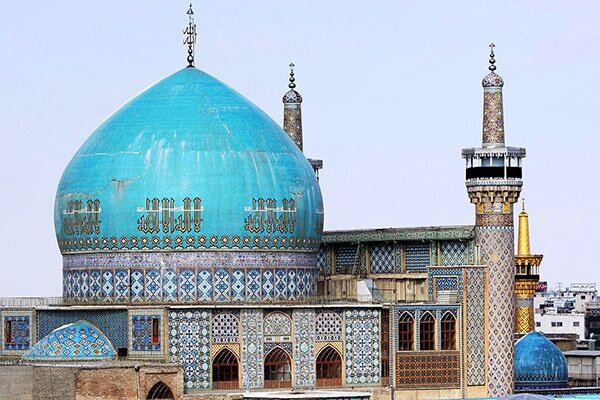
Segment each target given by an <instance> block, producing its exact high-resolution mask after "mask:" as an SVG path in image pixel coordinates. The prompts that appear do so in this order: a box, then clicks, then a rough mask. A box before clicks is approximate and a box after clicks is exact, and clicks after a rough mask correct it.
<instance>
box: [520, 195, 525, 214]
mask: <svg viewBox="0 0 600 400" xmlns="http://www.w3.org/2000/svg"><path fill="white" fill-rule="evenodd" d="M521 211H522V212H525V197H523V198H522V199H521Z"/></svg>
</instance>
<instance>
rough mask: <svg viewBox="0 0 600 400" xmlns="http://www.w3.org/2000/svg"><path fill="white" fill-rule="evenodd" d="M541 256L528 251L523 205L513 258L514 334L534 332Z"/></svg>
mask: <svg viewBox="0 0 600 400" xmlns="http://www.w3.org/2000/svg"><path fill="white" fill-rule="evenodd" d="M543 257H544V256H543V255H541V254H531V251H530V249H529V215H528V214H527V213H526V212H525V203H524V202H523V209H522V211H521V212H520V213H519V237H518V244H517V255H516V256H515V332H516V333H528V332H531V331H533V330H535V322H534V320H533V315H534V314H533V313H534V307H533V297H534V296H535V290H536V288H537V285H538V282H539V280H540V264H541V263H542V258H543Z"/></svg>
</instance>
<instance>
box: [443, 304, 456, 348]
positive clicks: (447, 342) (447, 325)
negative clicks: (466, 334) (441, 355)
mask: <svg viewBox="0 0 600 400" xmlns="http://www.w3.org/2000/svg"><path fill="white" fill-rule="evenodd" d="M441 333H442V350H456V318H454V315H452V314H451V313H449V312H448V313H446V314H444V316H443V317H442V332H441Z"/></svg>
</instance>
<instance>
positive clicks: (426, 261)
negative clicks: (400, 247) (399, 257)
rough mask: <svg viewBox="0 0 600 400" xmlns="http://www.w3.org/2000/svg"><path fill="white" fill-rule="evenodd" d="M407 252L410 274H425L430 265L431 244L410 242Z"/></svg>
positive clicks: (407, 266)
mask: <svg viewBox="0 0 600 400" xmlns="http://www.w3.org/2000/svg"><path fill="white" fill-rule="evenodd" d="M405 250H406V270H407V271H408V272H425V271H427V266H428V265H430V258H429V243H420V242H408V243H406V245H405Z"/></svg>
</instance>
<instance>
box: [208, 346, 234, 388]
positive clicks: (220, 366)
mask: <svg viewBox="0 0 600 400" xmlns="http://www.w3.org/2000/svg"><path fill="white" fill-rule="evenodd" d="M212 380H213V389H221V390H225V389H239V388H240V381H239V363H238V360H237V357H236V356H235V354H233V353H232V352H231V351H229V350H228V349H223V350H221V351H220V352H219V353H217V355H216V356H215V359H214V360H213V364H212Z"/></svg>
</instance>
